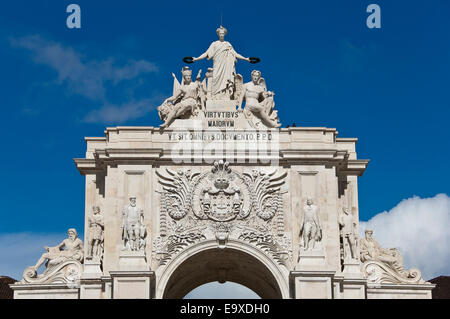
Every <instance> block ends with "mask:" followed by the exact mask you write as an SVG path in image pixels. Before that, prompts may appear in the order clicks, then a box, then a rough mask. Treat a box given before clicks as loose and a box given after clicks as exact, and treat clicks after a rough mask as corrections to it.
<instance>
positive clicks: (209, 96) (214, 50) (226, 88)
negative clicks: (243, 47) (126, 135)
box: [158, 26, 281, 128]
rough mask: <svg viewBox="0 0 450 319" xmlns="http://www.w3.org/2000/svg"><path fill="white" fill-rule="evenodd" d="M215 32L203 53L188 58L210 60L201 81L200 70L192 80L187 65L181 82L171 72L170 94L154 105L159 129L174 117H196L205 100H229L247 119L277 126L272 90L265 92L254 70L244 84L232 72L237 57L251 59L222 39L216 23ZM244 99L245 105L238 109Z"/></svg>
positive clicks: (221, 33)
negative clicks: (156, 109)
mask: <svg viewBox="0 0 450 319" xmlns="http://www.w3.org/2000/svg"><path fill="white" fill-rule="evenodd" d="M216 33H217V36H218V37H219V40H217V41H214V42H213V43H211V45H210V46H209V48H208V50H206V52H205V53H203V54H201V55H200V56H199V57H194V58H191V60H190V61H189V62H195V61H199V60H202V59H205V58H207V59H208V60H210V59H213V67H212V68H209V69H208V72H207V73H206V76H205V79H203V81H202V80H201V70H200V71H199V72H198V74H197V76H196V78H195V81H194V82H193V81H192V70H191V69H190V68H189V67H187V66H186V67H184V68H183V69H182V71H181V73H182V81H181V84H180V83H179V82H178V80H177V79H176V76H175V75H174V74H172V76H173V77H174V88H173V95H172V96H171V97H169V98H167V99H166V100H165V101H164V102H163V104H162V105H161V106H159V107H158V112H159V116H160V118H161V120H162V121H163V122H164V123H163V124H162V125H161V128H166V127H168V126H170V125H171V124H172V122H173V121H174V120H175V119H179V118H180V119H183V118H191V117H195V116H197V115H198V113H199V111H201V110H206V101H207V100H221V101H224V100H225V101H227V100H233V101H235V102H236V106H238V108H237V111H243V112H244V115H245V116H246V117H247V118H249V117H251V116H253V117H255V118H256V119H257V120H259V121H260V122H261V123H262V124H263V125H264V126H265V127H268V128H275V127H280V126H281V124H280V123H279V121H278V115H277V111H275V110H274V107H275V103H274V100H273V96H274V93H273V92H270V91H267V87H266V83H265V80H264V78H262V77H261V72H260V71H257V70H254V71H253V72H252V73H251V78H252V81H250V82H248V83H245V84H244V83H243V78H242V76H241V75H240V74H237V73H236V70H235V64H236V61H237V60H238V59H239V60H244V61H248V62H252V60H251V58H245V57H243V56H242V55H240V54H239V53H237V52H236V51H235V50H234V49H233V46H232V45H231V44H230V43H229V42H227V41H225V35H226V34H227V29H225V28H224V27H222V26H220V27H219V28H218V29H217V30H216ZM244 101H245V103H246V104H245V107H244V109H242V103H243V102H244Z"/></svg>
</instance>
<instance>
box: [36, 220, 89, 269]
mask: <svg viewBox="0 0 450 319" xmlns="http://www.w3.org/2000/svg"><path fill="white" fill-rule="evenodd" d="M67 234H68V236H69V238H66V239H64V240H63V241H62V242H61V243H60V244H59V245H58V246H55V247H45V249H46V250H47V252H46V253H44V254H42V256H41V258H39V260H38V262H37V263H36V265H34V266H32V267H30V268H33V269H34V271H35V272H37V270H38V269H39V267H41V266H42V265H43V264H44V262H45V266H46V268H47V269H49V268H51V267H53V266H57V265H58V264H60V263H63V262H64V261H67V260H77V261H79V262H82V261H83V242H82V241H81V239H79V238H78V234H77V231H76V230H75V228H70V229H69V230H68V231H67ZM63 248H65V249H63Z"/></svg>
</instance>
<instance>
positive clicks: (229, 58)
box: [193, 26, 250, 100]
mask: <svg viewBox="0 0 450 319" xmlns="http://www.w3.org/2000/svg"><path fill="white" fill-rule="evenodd" d="M216 33H217V36H218V37H219V40H217V41H214V42H213V43H211V45H210V46H209V48H208V50H206V52H205V53H203V54H202V55H200V56H199V57H196V58H193V62H195V61H198V60H202V59H204V58H207V59H208V60H210V59H213V74H212V84H211V94H212V99H221V100H222V99H224V100H230V97H231V95H232V94H233V90H234V83H235V77H236V71H235V63H236V60H237V59H240V60H245V61H248V62H250V58H245V57H243V56H242V55H240V54H239V53H237V52H236V51H235V50H234V49H233V46H232V45H231V44H230V43H229V42H228V41H225V35H226V34H227V29H225V28H224V27H222V26H220V27H219V28H218V29H217V30H216Z"/></svg>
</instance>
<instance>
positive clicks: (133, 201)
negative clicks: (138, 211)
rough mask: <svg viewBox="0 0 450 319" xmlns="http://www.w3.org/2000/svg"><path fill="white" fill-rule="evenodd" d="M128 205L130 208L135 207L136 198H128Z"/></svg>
mask: <svg viewBox="0 0 450 319" xmlns="http://www.w3.org/2000/svg"><path fill="white" fill-rule="evenodd" d="M130 205H131V206H132V207H134V206H136V197H135V196H131V197H130Z"/></svg>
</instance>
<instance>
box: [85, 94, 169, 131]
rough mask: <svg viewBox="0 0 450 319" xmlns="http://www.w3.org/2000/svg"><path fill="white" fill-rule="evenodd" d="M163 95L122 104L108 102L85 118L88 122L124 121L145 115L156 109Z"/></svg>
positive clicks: (112, 122) (111, 122)
mask: <svg viewBox="0 0 450 319" xmlns="http://www.w3.org/2000/svg"><path fill="white" fill-rule="evenodd" d="M163 99H164V98H163V97H162V96H159V95H157V96H155V97H153V98H151V99H143V100H140V101H131V102H128V103H125V104H122V105H111V104H106V105H104V106H103V107H101V108H100V109H97V110H92V111H90V112H89V113H88V114H86V116H85V117H84V118H83V122H86V123H98V122H102V123H110V124H114V123H123V122H126V121H128V120H133V119H136V118H139V117H141V116H144V115H145V114H147V113H148V112H150V111H152V110H154V109H155V108H156V107H155V105H157V104H158V103H161V101H163Z"/></svg>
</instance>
